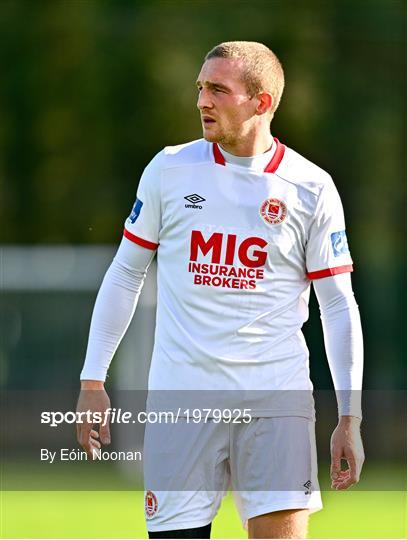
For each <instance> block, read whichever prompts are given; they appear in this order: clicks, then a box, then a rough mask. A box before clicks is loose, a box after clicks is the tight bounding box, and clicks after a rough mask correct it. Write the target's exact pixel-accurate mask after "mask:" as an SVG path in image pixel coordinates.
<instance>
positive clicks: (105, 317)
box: [77, 238, 155, 457]
mask: <svg viewBox="0 0 407 540" xmlns="http://www.w3.org/2000/svg"><path fill="white" fill-rule="evenodd" d="M154 254H155V252H154V251H151V250H149V249H145V248H143V247H140V246H138V245H136V244H134V243H133V242H131V241H130V240H127V239H126V238H123V240H122V243H121V244H120V247H119V249H118V251H117V254H116V257H115V258H114V260H113V262H112V264H111V266H110V267H109V269H108V271H107V272H106V275H105V277H104V280H103V282H102V285H101V287H100V290H99V293H98V296H97V299H96V303H95V307H94V310H93V315H92V322H91V326H90V332H89V340H88V348H87V352H86V358H85V363H84V367H83V370H82V373H81V392H80V395H79V400H78V406H77V411H78V412H83V411H88V410H90V411H92V412H100V413H102V414H105V411H106V410H107V409H108V408H109V407H110V400H109V397H108V395H107V393H106V391H105V389H104V381H105V379H106V374H107V370H108V368H109V365H110V362H111V360H112V358H113V356H114V354H115V352H116V350H117V347H118V346H119V343H120V341H121V340H122V338H123V336H124V334H125V333H126V330H127V328H128V326H129V324H130V321H131V319H132V317H133V314H134V311H135V309H136V305H137V301H138V298H139V296H140V292H141V288H142V286H143V283H144V279H145V276H146V273H147V268H148V266H149V264H150V263H151V261H152V259H153V257H154ZM77 438H78V441H79V443H80V444H81V446H82V447H83V448H84V449H85V450H86V452H87V453H88V455H89V456H90V457H92V452H93V449H94V448H100V442H102V444H109V443H110V432H109V423H108V422H106V423H105V424H104V425H103V423H102V424H101V425H100V428H99V433H98V432H97V431H96V430H94V429H92V424H89V423H87V422H84V423H78V424H77Z"/></svg>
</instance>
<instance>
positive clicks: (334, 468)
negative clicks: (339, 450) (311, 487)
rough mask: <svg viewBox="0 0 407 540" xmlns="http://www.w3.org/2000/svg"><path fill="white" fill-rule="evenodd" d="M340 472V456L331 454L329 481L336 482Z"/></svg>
mask: <svg viewBox="0 0 407 540" xmlns="http://www.w3.org/2000/svg"><path fill="white" fill-rule="evenodd" d="M340 472H341V456H340V455H339V454H332V457H331V479H332V480H336V479H337V478H338V477H339V473H340Z"/></svg>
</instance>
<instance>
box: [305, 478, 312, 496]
mask: <svg viewBox="0 0 407 540" xmlns="http://www.w3.org/2000/svg"><path fill="white" fill-rule="evenodd" d="M303 486H304V487H305V491H304V493H305V495H311V492H312V482H311V480H307V481H306V482H305V484H303Z"/></svg>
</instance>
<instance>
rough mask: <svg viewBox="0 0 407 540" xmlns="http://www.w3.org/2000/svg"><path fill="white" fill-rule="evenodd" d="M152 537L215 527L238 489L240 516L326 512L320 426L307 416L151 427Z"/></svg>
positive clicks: (148, 497) (147, 460) (147, 468)
mask: <svg viewBox="0 0 407 540" xmlns="http://www.w3.org/2000/svg"><path fill="white" fill-rule="evenodd" d="M144 484H145V489H146V493H145V513H146V519H147V528H148V530H149V531H164V530H176V529H189V528H194V527H202V526H204V525H207V524H208V523H211V522H212V521H213V519H214V517H215V516H216V513H217V511H218V509H219V506H220V503H221V501H222V497H223V495H224V494H226V492H227V490H228V488H230V489H232V491H233V495H234V498H235V501H236V505H237V508H238V511H239V514H240V517H241V519H242V521H243V523H244V524H245V523H246V522H247V520H248V519H250V518H252V517H255V516H259V515H262V514H266V513H269V512H274V511H277V510H287V509H295V508H301V509H303V508H304V509H309V510H310V512H315V511H317V510H320V509H321V508H322V502H321V495H320V491H319V485H318V479H317V460H316V446H315V430H314V422H313V421H311V420H309V419H307V418H302V417H297V416H296V417H293V416H287V417H273V418H253V419H252V420H251V422H250V423H249V424H245V423H236V424H234V423H214V422H213V421H212V420H209V421H208V422H206V423H199V424H193V423H188V424H187V422H186V420H185V419H180V420H179V422H178V423H177V424H150V425H148V426H147V429H146V435H145V443H144Z"/></svg>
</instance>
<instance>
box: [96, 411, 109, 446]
mask: <svg viewBox="0 0 407 540" xmlns="http://www.w3.org/2000/svg"><path fill="white" fill-rule="evenodd" d="M99 437H100V441H101V443H102V444H110V425H109V416H107V418H105V419H104V421H103V422H102V423H101V424H100V427H99Z"/></svg>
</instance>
